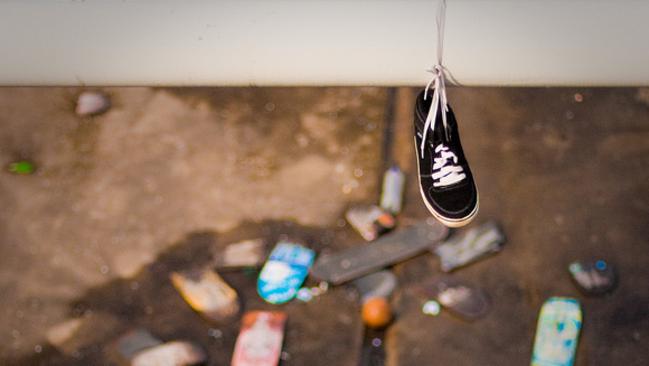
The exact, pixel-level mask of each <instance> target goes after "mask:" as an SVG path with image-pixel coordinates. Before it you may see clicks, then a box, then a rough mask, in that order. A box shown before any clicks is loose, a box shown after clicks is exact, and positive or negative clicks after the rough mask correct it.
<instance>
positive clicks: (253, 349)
mask: <svg viewBox="0 0 649 366" xmlns="http://www.w3.org/2000/svg"><path fill="white" fill-rule="evenodd" d="M285 323H286V314H285V313H283V312H278V311H272V312H271V311H250V312H247V313H246V314H245V315H244V316H243V318H242V320H241V331H240V332H239V336H238V337H237V342H236V344H235V346H234V354H233V355H232V363H231V365H232V366H276V365H277V364H278V362H279V358H280V354H281V351H282V341H283V339H284V324H285Z"/></svg>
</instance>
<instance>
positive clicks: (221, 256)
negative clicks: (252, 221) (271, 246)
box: [214, 239, 266, 270]
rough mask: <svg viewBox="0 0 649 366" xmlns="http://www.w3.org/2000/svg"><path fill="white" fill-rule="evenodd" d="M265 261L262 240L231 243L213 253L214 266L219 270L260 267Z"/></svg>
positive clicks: (264, 248) (264, 246) (264, 247)
mask: <svg viewBox="0 0 649 366" xmlns="http://www.w3.org/2000/svg"><path fill="white" fill-rule="evenodd" d="M265 259H266V245H265V243H264V241H263V240H262V239H251V240H244V241H241V242H238V243H233V244H230V245H228V246H226V247H225V249H222V250H217V251H215V253H214V266H215V267H216V268H217V269H219V270H222V269H235V268H255V267H260V266H261V265H262V264H263V263H264V260H265Z"/></svg>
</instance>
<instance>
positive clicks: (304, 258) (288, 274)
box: [257, 241, 315, 304]
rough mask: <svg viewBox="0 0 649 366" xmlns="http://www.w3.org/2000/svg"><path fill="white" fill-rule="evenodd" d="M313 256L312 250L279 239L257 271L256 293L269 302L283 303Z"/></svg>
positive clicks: (290, 294)
mask: <svg viewBox="0 0 649 366" xmlns="http://www.w3.org/2000/svg"><path fill="white" fill-rule="evenodd" d="M314 258H315V252H314V251H313V250H311V249H309V248H307V247H304V246H302V245H299V244H295V243H289V242H286V241H280V242H279V243H278V244H277V245H276V246H275V248H274V249H273V251H272V252H271V253H270V256H269V258H268V261H267V262H266V264H264V267H263V268H262V269H261V272H260V273H259V278H258V279H257V293H259V296H261V298H262V299H264V300H265V301H267V302H269V303H271V304H283V303H285V302H287V301H289V300H291V299H292V298H293V297H295V295H296V294H297V291H298V289H299V288H300V286H301V285H302V282H304V279H305V278H306V276H307V275H308V273H309V268H310V267H311V265H312V264H313V260H314Z"/></svg>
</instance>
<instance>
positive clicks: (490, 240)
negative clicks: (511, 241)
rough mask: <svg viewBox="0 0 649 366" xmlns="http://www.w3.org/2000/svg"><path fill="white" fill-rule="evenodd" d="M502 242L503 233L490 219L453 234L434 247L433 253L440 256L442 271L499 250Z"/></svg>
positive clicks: (450, 269) (503, 239)
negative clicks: (463, 231)
mask: <svg viewBox="0 0 649 366" xmlns="http://www.w3.org/2000/svg"><path fill="white" fill-rule="evenodd" d="M504 243H505V235H504V234H503V233H502V231H501V230H500V228H499V227H498V225H497V224H496V223H495V222H493V221H490V222H487V223H485V224H482V225H480V226H478V227H475V228H472V229H470V230H468V231H466V232H465V233H464V234H463V235H454V236H453V237H451V238H450V239H448V240H446V241H445V242H444V243H442V244H440V245H439V246H438V247H437V248H435V254H437V255H438V256H439V257H440V260H441V266H442V271H444V272H450V271H452V270H454V269H455V268H458V267H461V266H464V265H466V264H468V263H471V262H472V261H475V260H477V259H478V258H480V257H482V256H484V255H487V254H489V253H496V252H499V251H500V250H501V248H502V246H503V244H504Z"/></svg>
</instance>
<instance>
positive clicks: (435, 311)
mask: <svg viewBox="0 0 649 366" xmlns="http://www.w3.org/2000/svg"><path fill="white" fill-rule="evenodd" d="M441 311H442V306H441V305H440V304H439V303H438V302H437V301H435V300H429V301H426V302H425V303H424V305H423V306H422V307H421V312H422V313H424V314H426V315H432V316H437V315H439V313H440V312H441Z"/></svg>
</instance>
